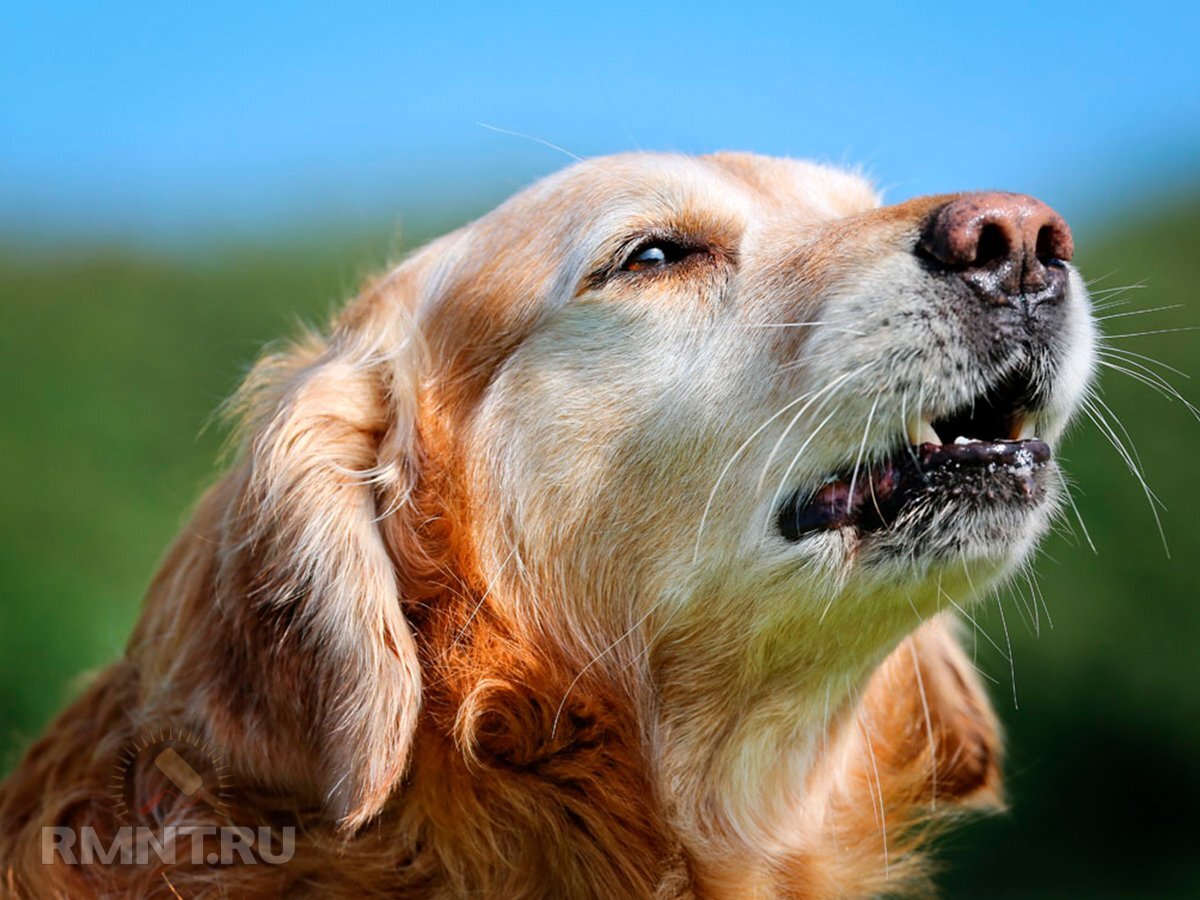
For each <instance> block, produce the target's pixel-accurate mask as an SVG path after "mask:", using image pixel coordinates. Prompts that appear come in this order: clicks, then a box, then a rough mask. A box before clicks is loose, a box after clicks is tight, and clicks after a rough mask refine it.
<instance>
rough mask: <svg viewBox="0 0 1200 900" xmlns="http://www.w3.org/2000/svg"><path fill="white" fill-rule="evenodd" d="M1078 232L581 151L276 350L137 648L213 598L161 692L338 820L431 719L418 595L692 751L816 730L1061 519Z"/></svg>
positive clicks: (847, 186)
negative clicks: (623, 684) (618, 682)
mask: <svg viewBox="0 0 1200 900" xmlns="http://www.w3.org/2000/svg"><path fill="white" fill-rule="evenodd" d="M1070 256H1071V238H1070V234H1069V232H1068V230H1067V228H1066V226H1065V224H1063V222H1062V221H1061V219H1059V218H1058V216H1057V215H1056V214H1055V213H1053V212H1052V211H1051V210H1049V209H1048V208H1046V207H1045V206H1043V205H1042V204H1040V203H1038V202H1037V201H1035V200H1033V199H1031V198H1028V197H1023V196H1019V195H1008V194H999V193H987V194H964V195H948V196H940V197H928V198H921V199H918V200H913V201H909V202H907V203H903V204H899V205H895V206H880V205H879V200H878V198H877V195H876V194H875V193H874V191H873V190H872V189H871V188H870V187H869V186H868V185H867V184H865V183H864V182H863V181H862V180H861V179H859V178H858V177H856V176H854V175H851V174H847V173H845V172H840V171H836V170H832V169H828V168H824V167H820V166H816V165H811V164H807V163H801V162H793V161H786V160H776V159H766V158H760V157H753V156H747V155H717V156H711V157H704V158H685V157H679V156H659V155H646V154H639V155H630V156H622V157H614V158H608V159H600V160H596V161H591V162H586V163H582V164H580V165H577V166H574V167H572V168H571V169H568V170H566V171H564V172H562V173H560V174H558V175H556V176H553V177H551V178H549V179H546V180H545V181H542V182H541V183H539V184H537V185H535V186H533V187H532V188H530V189H528V190H526V191H524V192H522V193H521V194H519V195H518V196H516V197H514V198H513V199H511V200H510V201H508V202H507V203H505V204H504V205H503V206H501V207H500V208H498V209H497V210H495V211H494V212H492V213H491V214H489V215H487V216H485V217H483V218H482V219H480V220H478V221H476V222H475V223H473V224H471V225H469V226H467V227H465V228H463V229H461V230H459V231H457V232H455V233H453V234H450V235H448V236H446V237H444V238H441V239H440V240H438V241H436V242H434V243H433V244H431V245H429V246H428V247H426V248H424V249H423V250H421V251H420V252H418V253H417V254H415V255H414V256H413V257H411V258H410V259H409V260H408V261H406V262H405V263H404V264H403V265H402V266H400V267H399V268H397V269H396V270H395V271H393V272H392V273H390V274H389V275H387V276H386V277H385V278H384V279H382V280H381V281H379V282H377V283H376V284H374V285H373V286H371V287H370V288H369V289H368V290H367V291H365V292H364V294H363V295H362V296H361V297H360V298H359V299H358V300H357V301H356V302H355V303H354V304H353V305H351V307H349V308H348V310H347V311H346V312H345V313H344V314H343V315H342V316H341V317H340V318H339V320H338V321H337V322H336V324H335V326H334V328H333V330H332V333H331V334H330V336H329V337H328V338H327V339H323V340H320V341H316V342H314V343H311V344H310V345H307V346H306V347H304V348H301V349H298V350H295V351H293V352H291V353H289V354H285V355H283V356H281V357H278V358H271V359H268V360H267V361H266V362H265V363H263V364H262V365H260V367H259V369H258V370H257V372H256V374H255V375H254V376H253V377H252V378H251V381H250V386H249V388H248V389H247V391H246V392H245V394H244V395H243V397H244V399H245V401H246V405H247V406H248V408H249V412H248V421H249V425H248V429H247V440H246V445H245V446H246V450H245V453H244V456H243V459H242V462H241V463H240V465H239V466H238V468H237V469H236V470H235V471H234V472H233V473H232V474H231V475H230V476H229V477H228V478H227V479H226V480H225V481H224V482H223V483H222V484H220V485H218V487H217V488H215V489H214V492H213V493H212V494H211V495H210V498H209V499H208V501H207V502H206V504H205V506H204V508H203V510H202V511H201V513H200V516H199V519H198V521H197V524H196V525H195V529H196V531H197V533H200V534H201V535H203V540H200V541H193V542H187V541H184V542H182V543H181V544H180V545H179V546H178V547H177V548H176V550H175V551H174V556H173V558H172V560H171V561H170V562H169V564H168V566H167V567H166V568H165V569H164V572H163V574H162V575H161V576H160V579H159V582H158V584H157V586H156V589H155V596H156V597H158V598H160V600H159V602H158V603H157V604H156V608H157V609H159V610H160V612H157V613H154V612H152V614H151V616H150V618H149V619H148V620H147V623H146V624H144V625H143V628H142V631H141V633H140V636H139V639H138V641H137V646H139V647H145V648H149V647H152V646H153V645H154V642H155V640H157V639H160V638H161V635H162V634H163V633H164V630H169V629H174V631H173V632H172V633H175V634H177V633H178V629H179V628H181V627H182V626H181V624H180V623H181V622H185V621H201V620H205V621H207V620H208V619H211V618H212V615H211V611H210V610H211V609H212V608H215V609H216V610H217V611H218V619H217V621H218V625H217V626H216V627H215V628H207V627H205V628H197V629H196V636H195V637H194V638H191V640H193V641H194V642H195V644H196V646H193V647H191V648H190V649H189V648H188V647H184V648H182V649H181V648H180V643H179V642H180V641H181V640H182V641H185V642H186V640H188V639H189V638H186V637H184V638H179V637H176V638H175V640H174V641H173V643H172V648H173V649H172V652H171V653H170V654H159V655H158V656H156V657H154V659H155V660H156V662H154V663H153V667H154V669H155V671H153V672H151V673H150V678H149V679H148V683H153V684H156V685H173V686H174V687H173V688H172V689H171V690H172V691H173V692H174V694H176V695H178V693H179V690H180V688H179V685H187V686H188V687H187V692H188V693H189V696H190V697H191V698H192V700H193V701H194V705H192V706H191V709H193V710H195V709H198V708H199V709H203V710H204V711H205V712H204V713H203V718H204V719H205V723H206V727H208V728H209V729H210V730H211V731H212V732H213V733H214V735H215V736H216V737H217V738H218V740H223V741H226V742H234V741H237V740H238V738H237V735H242V736H244V735H245V734H246V733H247V732H252V733H253V734H255V735H256V740H257V743H255V742H253V741H251V742H247V741H244V740H243V741H241V743H242V744H243V749H244V750H245V753H244V754H242V763H241V765H243V766H245V767H246V768H248V769H251V770H253V771H254V772H255V773H256V774H257V775H258V776H259V777H261V778H262V780H264V781H265V782H267V783H277V784H280V785H283V786H291V787H294V786H295V785H297V784H301V785H308V786H309V787H311V789H312V791H313V792H314V795H319V796H321V797H323V799H324V800H325V802H326V803H327V805H328V808H330V809H331V810H332V811H333V812H334V813H336V815H337V816H338V817H340V818H342V820H343V821H344V823H346V824H348V825H351V826H353V825H355V824H358V823H361V822H362V821H364V820H365V819H366V818H368V817H370V816H371V815H372V814H373V813H374V812H376V811H377V810H378V809H379V808H380V805H381V804H382V802H383V800H384V798H385V797H386V796H387V794H388V792H389V791H390V790H391V789H392V787H393V786H394V785H395V783H396V782H397V779H398V778H399V776H400V775H401V773H402V771H403V769H404V766H405V761H406V755H407V752H408V749H409V744H410V740H411V736H412V733H413V729H414V728H415V723H416V721H417V710H418V707H419V703H420V695H421V683H422V677H423V674H422V665H423V663H422V654H421V646H422V644H423V642H424V641H425V640H426V637H425V636H424V635H423V634H421V633H420V629H416V632H417V633H416V634H414V629H413V628H412V627H410V623H409V621H408V620H406V611H407V612H408V613H410V615H409V616H408V619H414V620H415V619H416V618H420V619H422V621H426V620H428V618H429V617H431V616H433V617H436V616H438V615H441V614H443V612H444V610H442V611H440V610H439V606H447V605H455V604H457V605H458V606H459V608H460V612H461V611H465V613H466V615H459V616H458V617H457V618H454V617H450V618H451V619H452V620H453V621H456V622H458V623H459V624H460V626H461V627H462V628H466V627H467V626H468V625H469V624H470V623H471V622H472V621H474V619H475V617H476V616H477V615H486V616H487V617H488V618H489V620H491V621H499V622H503V623H504V624H505V628H506V629H507V633H509V634H510V635H515V636H517V637H516V638H515V639H514V640H516V644H517V645H519V646H525V647H530V648H539V649H538V652H541V653H544V654H545V655H546V656H547V657H548V658H553V659H555V660H560V661H563V662H564V664H565V665H566V666H567V667H568V668H570V667H572V666H573V667H574V670H575V671H576V672H577V673H578V672H579V671H580V670H582V669H584V668H590V669H593V670H594V669H596V668H610V667H611V668H612V669H613V670H614V671H617V670H619V671H622V672H624V673H626V676H627V677H629V678H633V679H634V680H640V681H641V682H642V683H643V684H644V686H645V687H646V696H648V697H651V698H653V699H652V700H651V701H648V702H652V703H654V704H658V705H659V707H660V708H665V709H669V710H672V711H673V713H672V714H670V715H665V717H664V718H662V720H661V721H660V722H659V726H660V731H658V732H656V734H657V737H656V738H654V739H655V740H659V741H661V742H662V746H665V747H670V746H675V745H692V746H693V747H694V748H698V747H701V746H702V745H704V744H705V742H706V741H707V742H708V745H709V746H710V747H711V746H712V741H713V740H715V737H714V734H713V721H714V717H719V716H720V715H721V712H720V711H721V710H725V711H726V712H727V713H728V714H729V715H728V716H727V718H730V717H732V718H737V716H738V715H739V711H741V713H744V715H743V716H742V718H744V719H745V721H746V722H757V723H758V724H756V725H754V727H759V726H761V725H762V723H763V722H766V721H776V720H778V721H779V722H784V724H783V725H781V726H780V728H779V729H776V731H775V732H773V734H774V735H775V737H774V738H773V740H776V741H778V740H780V739H782V738H781V737H780V736H781V735H784V734H787V735H791V736H792V737H793V738H795V739H796V740H805V739H807V738H806V736H805V729H808V730H811V723H812V722H813V721H817V722H819V721H820V707H821V706H822V705H824V706H825V710H826V715H828V706H829V704H830V702H831V700H830V698H831V696H832V698H833V700H832V702H833V703H834V704H835V705H836V704H837V703H838V702H840V700H842V699H844V698H845V697H846V696H848V694H849V692H853V691H855V690H856V689H857V687H858V685H859V684H860V682H861V681H862V679H863V678H864V677H865V675H866V674H867V673H869V671H870V670H871V669H872V667H873V666H875V665H876V664H877V663H878V662H879V660H881V659H882V658H883V656H884V655H885V654H886V652H887V651H889V650H890V649H891V648H892V647H894V646H895V645H896V643H897V641H899V640H900V639H901V638H902V637H903V635H904V634H905V633H906V632H908V631H911V630H912V629H913V628H914V627H916V625H917V624H919V619H918V617H925V616H929V615H931V614H933V613H934V612H935V611H937V610H939V609H941V608H943V607H945V606H947V605H951V604H955V603H965V602H966V601H967V599H968V598H969V596H970V595H973V594H974V593H976V592H978V591H979V590H981V589H982V588H984V587H985V586H987V585H990V584H992V583H993V582H994V580H995V579H996V578H997V577H999V576H1002V575H1003V574H1004V573H1005V572H1006V571H1008V570H1010V569H1011V568H1013V567H1014V566H1015V565H1016V564H1018V563H1019V562H1021V561H1022V560H1023V559H1025V558H1026V557H1027V555H1028V554H1029V552H1030V550H1031V548H1032V547H1033V546H1034V545H1035V543H1036V542H1037V540H1038V538H1039V537H1040V536H1041V535H1042V534H1043V533H1044V532H1045V531H1046V529H1047V527H1048V524H1049V522H1050V521H1051V518H1052V516H1053V515H1054V513H1055V511H1056V509H1057V506H1058V503H1059V498H1060V494H1061V493H1062V490H1061V486H1060V485H1061V476H1060V473H1059V470H1058V467H1057V464H1056V463H1055V461H1054V458H1053V448H1054V446H1055V444H1056V443H1057V442H1058V440H1059V439H1060V437H1061V436H1062V433H1063V429H1064V427H1065V426H1066V424H1067V421H1068V418H1069V417H1070V415H1071V412H1072V410H1073V409H1074V407H1075V405H1076V404H1077V403H1078V401H1079V400H1080V397H1081V395H1082V393H1083V391H1084V390H1085V388H1086V385H1087V382H1088V380H1089V378H1090V376H1091V369H1092V354H1093V350H1092V345H1093V326H1092V323H1091V318H1090V313H1089V306H1088V300H1087V297H1086V294H1085V291H1084V288H1083V285H1082V283H1081V281H1080V279H1079V278H1078V276H1077V275H1076V274H1075V272H1074V270H1073V269H1072V268H1071V267H1070V266H1069V264H1068V262H1067V261H1068V260H1069V259H1070ZM212 548H216V549H215V552H214V551H213V549H212ZM430 585H437V586H438V589H437V590H433V589H431V588H430ZM180 596H183V597H186V598H188V599H187V600H186V602H185V603H183V604H182V612H181V611H180V606H181V604H179V603H178V602H176V603H171V602H170V601H169V600H167V599H161V598H170V597H176V598H178V597H180ZM168 605H170V607H171V609H172V610H173V611H172V612H171V613H170V614H165V613H164V612H162V611H161V610H165V609H166V608H167V607H168ZM447 615H448V614H447ZM192 616H195V617H196V618H195V619H194V620H193V619H191V618H190V617H192ZM156 622H157V624H155V623H156ZM204 641H207V642H209V646H208V647H206V648H201V647H200V646H199V644H200V643H201V642H204ZM146 653H147V658H150V656H151V655H152V654H150V652H149V651H146ZM214 653H216V654H218V658H219V664H218V665H217V666H215V667H213V666H212V665H211V660H212V659H213V654H214ZM201 659H204V660H208V661H210V665H209V670H208V671H200V668H202V667H203V663H202V662H200V661H199V660H201ZM630 671H634V672H636V673H637V674H636V675H635V676H629V675H628V673H629V672H630ZM425 677H426V678H428V673H426V674H425ZM796 710H800V711H801V712H800V713H796V712H795V711H796ZM682 711H685V712H686V714H685V712H682ZM798 715H799V716H800V717H799V718H797V716H798ZM806 716H807V718H805V717H806ZM785 720H786V721H785ZM798 723H799V724H798ZM805 723H807V724H805ZM742 727H743V726H742V725H738V726H736V727H734V728H733V730H735V731H736V730H738V729H739V728H742ZM745 727H751V726H749V725H746V726H745ZM818 730H819V729H818ZM248 744H254V746H247V745H248ZM741 746H742V749H741V750H738V751H736V752H737V753H741V754H743V755H742V756H741V757H739V759H740V761H736V760H727V762H728V766H727V768H728V770H729V774H728V777H729V778H730V779H735V780H736V779H737V778H741V777H743V775H742V774H738V773H739V772H741V773H743V774H744V771H745V770H746V769H747V767H749V768H753V765H749V763H750V762H751V760H750V759H749V757H747V756H745V753H746V752H747V751H745V745H744V744H743V745H741ZM773 746H774V747H775V749H774V750H770V749H769V748H766V747H765V745H764V746H763V747H762V748H760V749H761V752H762V753H763V754H766V755H769V754H770V753H775V754H776V755H778V746H777V744H776V745H773ZM731 747H732V745H730V748H731ZM730 748H726V749H725V750H722V751H721V752H728V753H734V752H735V751H734V750H733V749H730ZM664 752H667V751H664ZM698 752H699V751H698V750H697V751H696V752H695V753H692V754H691V756H690V757H689V758H690V759H693V760H694V759H695V758H696V753H698ZM754 752H758V751H754ZM239 753H241V750H237V751H233V752H231V755H232V756H235V757H236V756H238V754H239ZM667 755H669V752H668V754H667ZM764 758H766V757H765V756H764ZM680 765H683V763H682V762H680ZM667 768H668V769H669V768H670V766H667ZM718 768H719V766H718ZM680 771H682V769H680ZM704 772H706V773H707V775H708V776H710V777H716V776H715V775H714V768H713V767H712V766H706V767H704ZM680 777H683V776H682V775H681V776H680ZM696 777H700V775H699V774H697V776H696Z"/></svg>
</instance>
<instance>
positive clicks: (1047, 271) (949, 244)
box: [919, 191, 1074, 310]
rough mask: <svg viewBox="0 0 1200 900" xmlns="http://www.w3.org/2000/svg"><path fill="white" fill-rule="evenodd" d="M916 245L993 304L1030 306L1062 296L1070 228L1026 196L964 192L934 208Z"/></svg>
mask: <svg viewBox="0 0 1200 900" xmlns="http://www.w3.org/2000/svg"><path fill="white" fill-rule="evenodd" d="M919 246H920V249H921V250H923V251H924V252H925V253H926V254H927V255H928V256H929V257H932V259H933V260H935V261H936V262H938V263H940V264H941V265H942V266H943V267H944V268H946V269H948V270H950V271H952V272H956V273H957V274H958V275H959V276H960V277H961V278H962V279H963V281H965V282H966V283H967V284H968V285H970V287H971V288H972V289H973V290H974V291H975V292H976V293H977V294H978V295H979V296H980V297H982V298H983V299H985V300H986V301H988V302H989V303H991V304H993V305H996V306H1010V305H1023V306H1025V307H1026V309H1027V310H1033V309H1035V308H1036V307H1037V306H1039V305H1041V304H1042V303H1045V302H1052V303H1054V302H1058V301H1060V300H1062V298H1063V297H1064V296H1065V294H1066V287H1067V273H1066V270H1065V268H1064V267H1063V265H1062V263H1063V262H1065V261H1066V260H1069V259H1070V258H1071V254H1072V253H1073V252H1074V244H1073V242H1072V240H1071V229H1069V228H1068V227H1067V223H1066V222H1064V221H1063V219H1062V216H1060V215H1059V214H1058V213H1056V212H1055V211H1054V210H1052V209H1051V208H1050V207H1049V206H1047V205H1046V204H1045V203H1043V202H1042V201H1040V200H1038V199H1036V198H1034V197H1030V196H1028V195H1026V194H1006V193H1001V192H999V191H994V192H989V193H979V194H964V195H962V196H961V197H958V198H957V199H955V200H952V201H950V202H949V203H947V204H946V205H945V206H943V207H941V208H940V209H938V210H936V211H934V212H933V214H932V215H931V216H930V217H929V219H928V220H927V221H926V223H925V228H924V230H923V232H922V234H921V240H920V244H919Z"/></svg>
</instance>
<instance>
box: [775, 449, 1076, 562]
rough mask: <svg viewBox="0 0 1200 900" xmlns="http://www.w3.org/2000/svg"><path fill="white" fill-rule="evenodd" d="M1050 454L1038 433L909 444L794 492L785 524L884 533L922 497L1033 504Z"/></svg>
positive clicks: (791, 536)
mask: <svg viewBox="0 0 1200 900" xmlns="http://www.w3.org/2000/svg"><path fill="white" fill-rule="evenodd" d="M1051 457H1052V453H1051V451H1050V446H1049V445H1048V444H1046V443H1045V442H1044V441H1040V440H1037V439H1033V440H1015V441H1013V440H990V441H972V442H970V443H966V444H921V445H920V446H916V447H913V446H910V447H906V448H903V449H901V450H900V451H899V452H897V453H895V454H893V455H892V456H890V457H888V458H886V459H884V460H882V461H880V462H878V463H875V464H873V465H871V466H869V467H866V466H864V467H863V468H862V469H860V471H859V472H858V475H857V477H855V476H854V473H853V472H852V471H849V472H842V473H839V474H838V475H837V476H835V478H834V479H833V480H832V481H830V482H829V483H827V484H825V485H823V486H822V487H820V488H819V489H818V490H816V491H815V492H809V493H807V494H800V493H797V494H794V495H793V496H792V497H790V498H789V499H788V500H787V501H786V502H785V503H784V504H783V506H782V507H780V511H779V529H780V532H781V533H782V534H783V536H784V537H785V538H786V539H788V540H789V541H798V540H800V539H801V538H804V537H808V536H810V535H812V534H815V533H818V532H821V531H830V530H833V529H838V528H846V527H850V526H853V527H855V528H857V529H858V530H859V531H860V532H872V531H879V530H882V529H886V528H889V527H890V526H891V525H892V524H893V523H895V521H896V520H897V519H898V518H899V517H900V515H901V514H902V513H904V511H905V510H906V509H907V508H909V507H910V506H912V505H913V504H914V503H915V501H917V500H919V499H923V498H930V499H942V500H943V501H944V500H948V499H950V498H951V497H960V498H964V499H970V498H974V499H976V500H977V501H978V502H991V503H1003V502H1022V501H1024V502H1027V501H1029V500H1032V499H1034V498H1035V497H1036V495H1037V493H1038V480H1037V475H1038V472H1039V470H1040V469H1042V468H1043V467H1044V466H1045V465H1046V464H1047V463H1049V462H1050V460H1051Z"/></svg>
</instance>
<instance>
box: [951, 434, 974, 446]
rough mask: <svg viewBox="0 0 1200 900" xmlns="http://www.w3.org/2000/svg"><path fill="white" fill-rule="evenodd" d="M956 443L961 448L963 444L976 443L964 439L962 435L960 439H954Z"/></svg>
mask: <svg viewBox="0 0 1200 900" xmlns="http://www.w3.org/2000/svg"><path fill="white" fill-rule="evenodd" d="M954 443H955V444H956V445H958V446H959V447H961V446H962V445H963V444H973V443H975V442H974V441H973V440H971V439H970V438H965V437H963V436H962V435H961V434H960V435H959V436H958V437H956V438H955V439H954Z"/></svg>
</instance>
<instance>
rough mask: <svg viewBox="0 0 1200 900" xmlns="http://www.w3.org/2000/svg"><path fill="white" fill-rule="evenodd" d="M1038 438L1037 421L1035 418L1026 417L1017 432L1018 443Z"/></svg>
mask: <svg viewBox="0 0 1200 900" xmlns="http://www.w3.org/2000/svg"><path fill="white" fill-rule="evenodd" d="M1035 437H1037V421H1036V420H1035V419H1034V417H1033V416H1026V417H1025V420H1024V421H1023V422H1022V423H1021V429H1020V431H1018V432H1017V440H1018V441H1028V440H1032V439H1033V438H1035Z"/></svg>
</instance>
